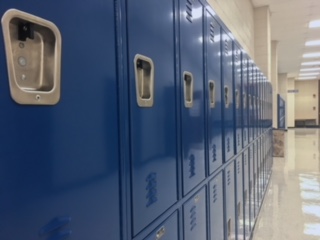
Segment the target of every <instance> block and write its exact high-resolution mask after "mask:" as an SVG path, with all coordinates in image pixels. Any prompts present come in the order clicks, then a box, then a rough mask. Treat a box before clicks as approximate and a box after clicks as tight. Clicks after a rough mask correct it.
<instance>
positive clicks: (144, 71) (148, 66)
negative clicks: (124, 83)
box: [134, 54, 154, 107]
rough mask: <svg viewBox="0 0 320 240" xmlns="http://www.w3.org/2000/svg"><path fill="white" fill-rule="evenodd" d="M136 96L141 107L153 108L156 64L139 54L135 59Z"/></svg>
mask: <svg viewBox="0 0 320 240" xmlns="http://www.w3.org/2000/svg"><path fill="white" fill-rule="evenodd" d="M134 67H135V77H136V94H137V103H138V105H139V107H152V106H153V98H154V64H153V61H152V59H151V58H148V57H146V56H143V55H140V54H137V55H136V56H135V58H134Z"/></svg>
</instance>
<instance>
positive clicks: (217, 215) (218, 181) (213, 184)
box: [209, 172, 224, 240]
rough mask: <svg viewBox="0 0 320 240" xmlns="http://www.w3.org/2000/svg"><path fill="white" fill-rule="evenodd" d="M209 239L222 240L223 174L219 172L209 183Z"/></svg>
mask: <svg viewBox="0 0 320 240" xmlns="http://www.w3.org/2000/svg"><path fill="white" fill-rule="evenodd" d="M209 192H210V193H209V199H210V221H209V222H210V239H211V240H216V239H220V240H222V239H224V216H223V209H224V198H223V173H222V172H220V173H219V174H218V175H217V176H215V177H214V178H213V179H212V180H211V181H210V182H209Z"/></svg>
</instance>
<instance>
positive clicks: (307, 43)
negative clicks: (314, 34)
mask: <svg viewBox="0 0 320 240" xmlns="http://www.w3.org/2000/svg"><path fill="white" fill-rule="evenodd" d="M306 46H320V40H314V41H308V42H306Z"/></svg>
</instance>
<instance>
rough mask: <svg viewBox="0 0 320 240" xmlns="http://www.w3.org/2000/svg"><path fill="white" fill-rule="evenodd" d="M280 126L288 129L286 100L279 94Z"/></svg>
mask: <svg viewBox="0 0 320 240" xmlns="http://www.w3.org/2000/svg"><path fill="white" fill-rule="evenodd" d="M277 104H278V128H280V129H286V101H285V100H284V99H283V98H282V97H281V96H280V94H278V96H277Z"/></svg>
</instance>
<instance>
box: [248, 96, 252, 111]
mask: <svg viewBox="0 0 320 240" xmlns="http://www.w3.org/2000/svg"><path fill="white" fill-rule="evenodd" d="M248 101H249V109H252V99H251V95H250V94H249V95H248Z"/></svg>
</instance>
